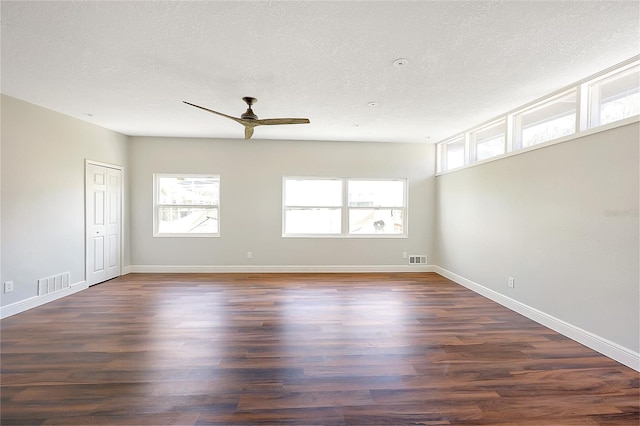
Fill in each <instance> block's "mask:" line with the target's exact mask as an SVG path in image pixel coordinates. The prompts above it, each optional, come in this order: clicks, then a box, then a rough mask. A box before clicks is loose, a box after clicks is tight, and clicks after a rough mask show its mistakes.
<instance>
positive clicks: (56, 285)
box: [38, 272, 71, 296]
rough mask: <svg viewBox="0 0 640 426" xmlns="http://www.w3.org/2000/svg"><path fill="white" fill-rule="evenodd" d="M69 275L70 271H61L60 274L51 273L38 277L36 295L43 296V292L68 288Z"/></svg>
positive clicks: (47, 292)
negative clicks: (48, 275)
mask: <svg viewBox="0 0 640 426" xmlns="http://www.w3.org/2000/svg"><path fill="white" fill-rule="evenodd" d="M70 275H71V273H70V272H63V273H62V274H58V275H52V276H50V277H47V278H40V279H39V280H38V296H44V295H45V294H49V293H54V292H56V291H60V290H64V289H65V288H69V276H70Z"/></svg>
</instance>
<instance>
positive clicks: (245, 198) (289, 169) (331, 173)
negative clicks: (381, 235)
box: [130, 137, 435, 271]
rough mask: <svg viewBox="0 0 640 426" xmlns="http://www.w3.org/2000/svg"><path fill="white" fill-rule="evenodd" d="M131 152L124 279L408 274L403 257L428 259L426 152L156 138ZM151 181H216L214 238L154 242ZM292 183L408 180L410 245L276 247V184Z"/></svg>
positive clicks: (298, 243)
mask: <svg viewBox="0 0 640 426" xmlns="http://www.w3.org/2000/svg"><path fill="white" fill-rule="evenodd" d="M130 143H131V146H130V163H131V164H132V165H134V166H133V167H132V171H131V232H132V235H131V241H132V246H131V265H132V270H133V271H136V270H139V271H143V270H144V271H149V270H151V271H167V270H176V271H197V270H203V271H204V270H252V269H251V268H255V270H282V269H285V270H294V269H296V268H297V269H298V270H305V269H316V270H336V268H335V267H336V266H339V267H341V268H349V267H353V266H355V267H356V268H355V269H364V270H367V268H376V267H384V266H389V265H392V266H393V265H395V266H399V267H404V268H407V266H406V265H407V260H406V259H402V252H403V251H406V252H409V253H410V254H427V255H431V254H432V253H433V233H434V229H433V225H434V216H433V204H432V200H433V199H434V184H435V178H434V146H433V145H426V144H393V143H364V142H355V143H350V142H317V141H266V140H249V141H246V140H243V139H238V140H214V139H175V138H157V137H133V138H131V142H130ZM153 173H215V174H219V175H220V176H221V218H220V224H221V236H220V238H153V236H152V214H153V211H152V189H153ZM291 175H292V176H328V177H363V178H408V179H409V214H408V216H409V238H403V239H364V238H358V239H336V238H282V236H281V232H282V226H281V223H282V177H283V176H291ZM248 251H251V252H253V258H252V259H247V256H246V254H247V252H248ZM332 267H333V268H332ZM362 267H364V268H362ZM338 269H340V268H338ZM385 269H386V270H388V269H389V268H385ZM409 270H416V269H409Z"/></svg>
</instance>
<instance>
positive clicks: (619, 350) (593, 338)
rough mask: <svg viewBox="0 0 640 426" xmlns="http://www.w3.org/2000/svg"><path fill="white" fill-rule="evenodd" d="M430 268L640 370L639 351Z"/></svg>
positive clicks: (468, 281) (436, 268) (445, 271)
mask: <svg viewBox="0 0 640 426" xmlns="http://www.w3.org/2000/svg"><path fill="white" fill-rule="evenodd" d="M433 271H434V272H436V273H438V274H440V275H442V276H443V277H446V278H448V279H450V280H451V281H454V282H456V283H458V284H460V285H462V286H464V287H466V288H468V289H469V290H472V291H474V292H475V293H478V294H481V295H482V296H485V297H486V298H488V299H491V300H493V301H494V302H496V303H499V304H500V305H502V306H504V307H506V308H509V309H511V310H512V311H515V312H517V313H519V314H521V315H524V316H525V317H527V318H529V319H531V320H533V321H535V322H537V323H539V324H542V325H544V326H545V327H548V328H550V329H552V330H554V331H557V332H558V333H560V334H562V335H564V336H566V337H568V338H570V339H572V340H575V341H576V342H578V343H581V344H583V345H584V346H586V347H588V348H591V349H593V350H594V351H597V352H600V353H601V354H602V355H604V356H606V357H609V358H611V359H613V360H615V361H618V362H619V363H621V364H624V365H626V366H627V367H629V368H632V369H634V370H636V371H640V353H638V352H634V351H632V350H631V349H629V348H625V347H624V346H621V345H618V344H617V343H614V342H612V341H610V340H607V339H605V338H603V337H600V336H598V335H596V334H593V333H591V332H589V331H586V330H583V329H582V328H580V327H577V326H575V325H573V324H570V323H568V322H566V321H563V320H561V319H558V318H556V317H554V316H552V315H549V314H547V313H545V312H542V311H540V310H538V309H535V308H532V307H531V306H528V305H525V304H524V303H522V302H518V301H517V300H514V299H511V298H510V297H507V296H505V295H503V294H501V293H498V292H497V291H494V290H491V289H489V288H487V287H485V286H483V285H480V284H478V283H476V282H474V281H471V280H468V279H466V278H464V277H462V276H460V275H458V274H455V273H453V272H451V271H448V270H446V269H444V268H441V267H439V266H434V268H433Z"/></svg>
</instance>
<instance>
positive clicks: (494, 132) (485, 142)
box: [471, 119, 506, 161]
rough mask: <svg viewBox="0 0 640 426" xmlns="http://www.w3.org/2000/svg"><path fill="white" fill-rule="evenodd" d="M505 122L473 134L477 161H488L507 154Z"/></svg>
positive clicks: (472, 138)
mask: <svg viewBox="0 0 640 426" xmlns="http://www.w3.org/2000/svg"><path fill="white" fill-rule="evenodd" d="M505 133H506V128H505V120H504V119H503V120H500V121H498V122H496V123H493V124H491V125H489V126H487V127H485V128H483V129H480V130H477V131H476V132H473V133H471V140H472V142H473V145H474V146H475V155H476V161H482V160H486V159H487V158H491V157H495V156H497V155H501V154H504V153H505V152H506V137H505Z"/></svg>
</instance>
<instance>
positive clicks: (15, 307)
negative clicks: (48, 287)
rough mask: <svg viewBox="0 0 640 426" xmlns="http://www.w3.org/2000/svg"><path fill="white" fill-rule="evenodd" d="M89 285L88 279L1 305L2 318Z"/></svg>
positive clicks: (0, 317) (0, 314)
mask: <svg viewBox="0 0 640 426" xmlns="http://www.w3.org/2000/svg"><path fill="white" fill-rule="evenodd" d="M88 287H89V286H88V285H87V282H86V281H80V282H78V283H75V284H72V285H70V286H69V287H68V288H65V289H63V290H60V291H56V292H55V293H49V294H45V295H42V296H34V297H30V298H28V299H24V300H20V301H18V302H15V303H12V304H10V305H6V306H2V307H0V319H3V318H7V317H10V316H11V315H15V314H19V313H20V312H24V311H28V310H29V309H33V308H35V307H38V306H41V305H44V304H45V303H49V302H53V301H54V300H57V299H60V298H63V297H66V296H69V295H71V294H73V293H77V292H79V291H82V290H85V289H87V288H88Z"/></svg>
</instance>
